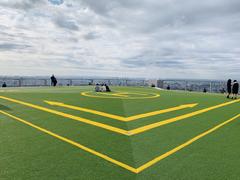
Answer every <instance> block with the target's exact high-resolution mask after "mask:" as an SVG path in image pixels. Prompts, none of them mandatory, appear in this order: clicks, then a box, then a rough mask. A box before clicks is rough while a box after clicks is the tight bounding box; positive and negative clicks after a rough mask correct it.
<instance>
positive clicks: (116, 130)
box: [0, 96, 129, 135]
mask: <svg viewBox="0 0 240 180" xmlns="http://www.w3.org/2000/svg"><path fill="white" fill-rule="evenodd" d="M0 98H1V99H4V100H7V101H10V102H14V103H18V104H22V105H25V106H28V107H31V108H34V109H38V110H41V111H45V112H49V113H52V114H56V115H59V116H62V117H66V118H70V119H73V120H76V121H80V122H83V123H86V124H90V125H93V126H97V127H100V128H103V129H106V130H109V131H112V132H116V133H119V134H124V135H129V133H128V131H126V130H123V129H120V128H116V127H113V126H109V125H107V124H103V123H99V122H95V121H92V120H89V119H86V118H81V117H78V116H73V115H71V114H66V113H63V112H60V111H56V110H52V109H48V108H45V107H42V106H38V105H34V104H30V103H27V102H23V101H19V100H16V99H12V98H7V97H4V96H0Z"/></svg>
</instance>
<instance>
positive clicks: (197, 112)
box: [129, 99, 240, 135]
mask: <svg viewBox="0 0 240 180" xmlns="http://www.w3.org/2000/svg"><path fill="white" fill-rule="evenodd" d="M237 102H240V99H238V100H234V101H229V102H227V103H222V104H219V105H216V106H212V107H209V108H205V109H201V110H198V111H195V112H192V113H188V114H184V115H181V116H177V117H174V118H170V119H167V120H164V121H160V122H157V123H153V124H150V125H146V126H143V127H140V128H136V129H134V130H130V131H129V133H130V134H131V135H136V134H140V133H143V132H145V131H149V130H151V129H154V128H157V127H160V126H163V125H166V124H169V123H173V122H176V121H180V120H183V119H186V118H190V117H193V116H196V115H199V114H202V113H206V112H208V111H211V110H214V109H217V108H221V107H224V106H227V105H230V104H234V103H237Z"/></svg>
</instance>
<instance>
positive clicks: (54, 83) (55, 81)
mask: <svg viewBox="0 0 240 180" xmlns="http://www.w3.org/2000/svg"><path fill="white" fill-rule="evenodd" d="M51 86H54V87H55V86H57V78H56V77H55V76H54V75H52V76H51Z"/></svg>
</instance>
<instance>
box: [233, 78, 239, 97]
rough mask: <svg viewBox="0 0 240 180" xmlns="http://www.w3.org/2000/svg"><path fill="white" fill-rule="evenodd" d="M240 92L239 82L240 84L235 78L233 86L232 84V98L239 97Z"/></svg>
mask: <svg viewBox="0 0 240 180" xmlns="http://www.w3.org/2000/svg"><path fill="white" fill-rule="evenodd" d="M238 92H239V84H238V82H237V80H234V81H233V86H232V94H233V97H232V99H237V96H238Z"/></svg>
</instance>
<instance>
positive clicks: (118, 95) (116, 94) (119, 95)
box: [97, 92, 128, 97]
mask: <svg viewBox="0 0 240 180" xmlns="http://www.w3.org/2000/svg"><path fill="white" fill-rule="evenodd" d="M97 94H104V95H108V96H117V97H128V96H126V95H121V94H118V93H114V94H112V93H104V92H98V93H97Z"/></svg>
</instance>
